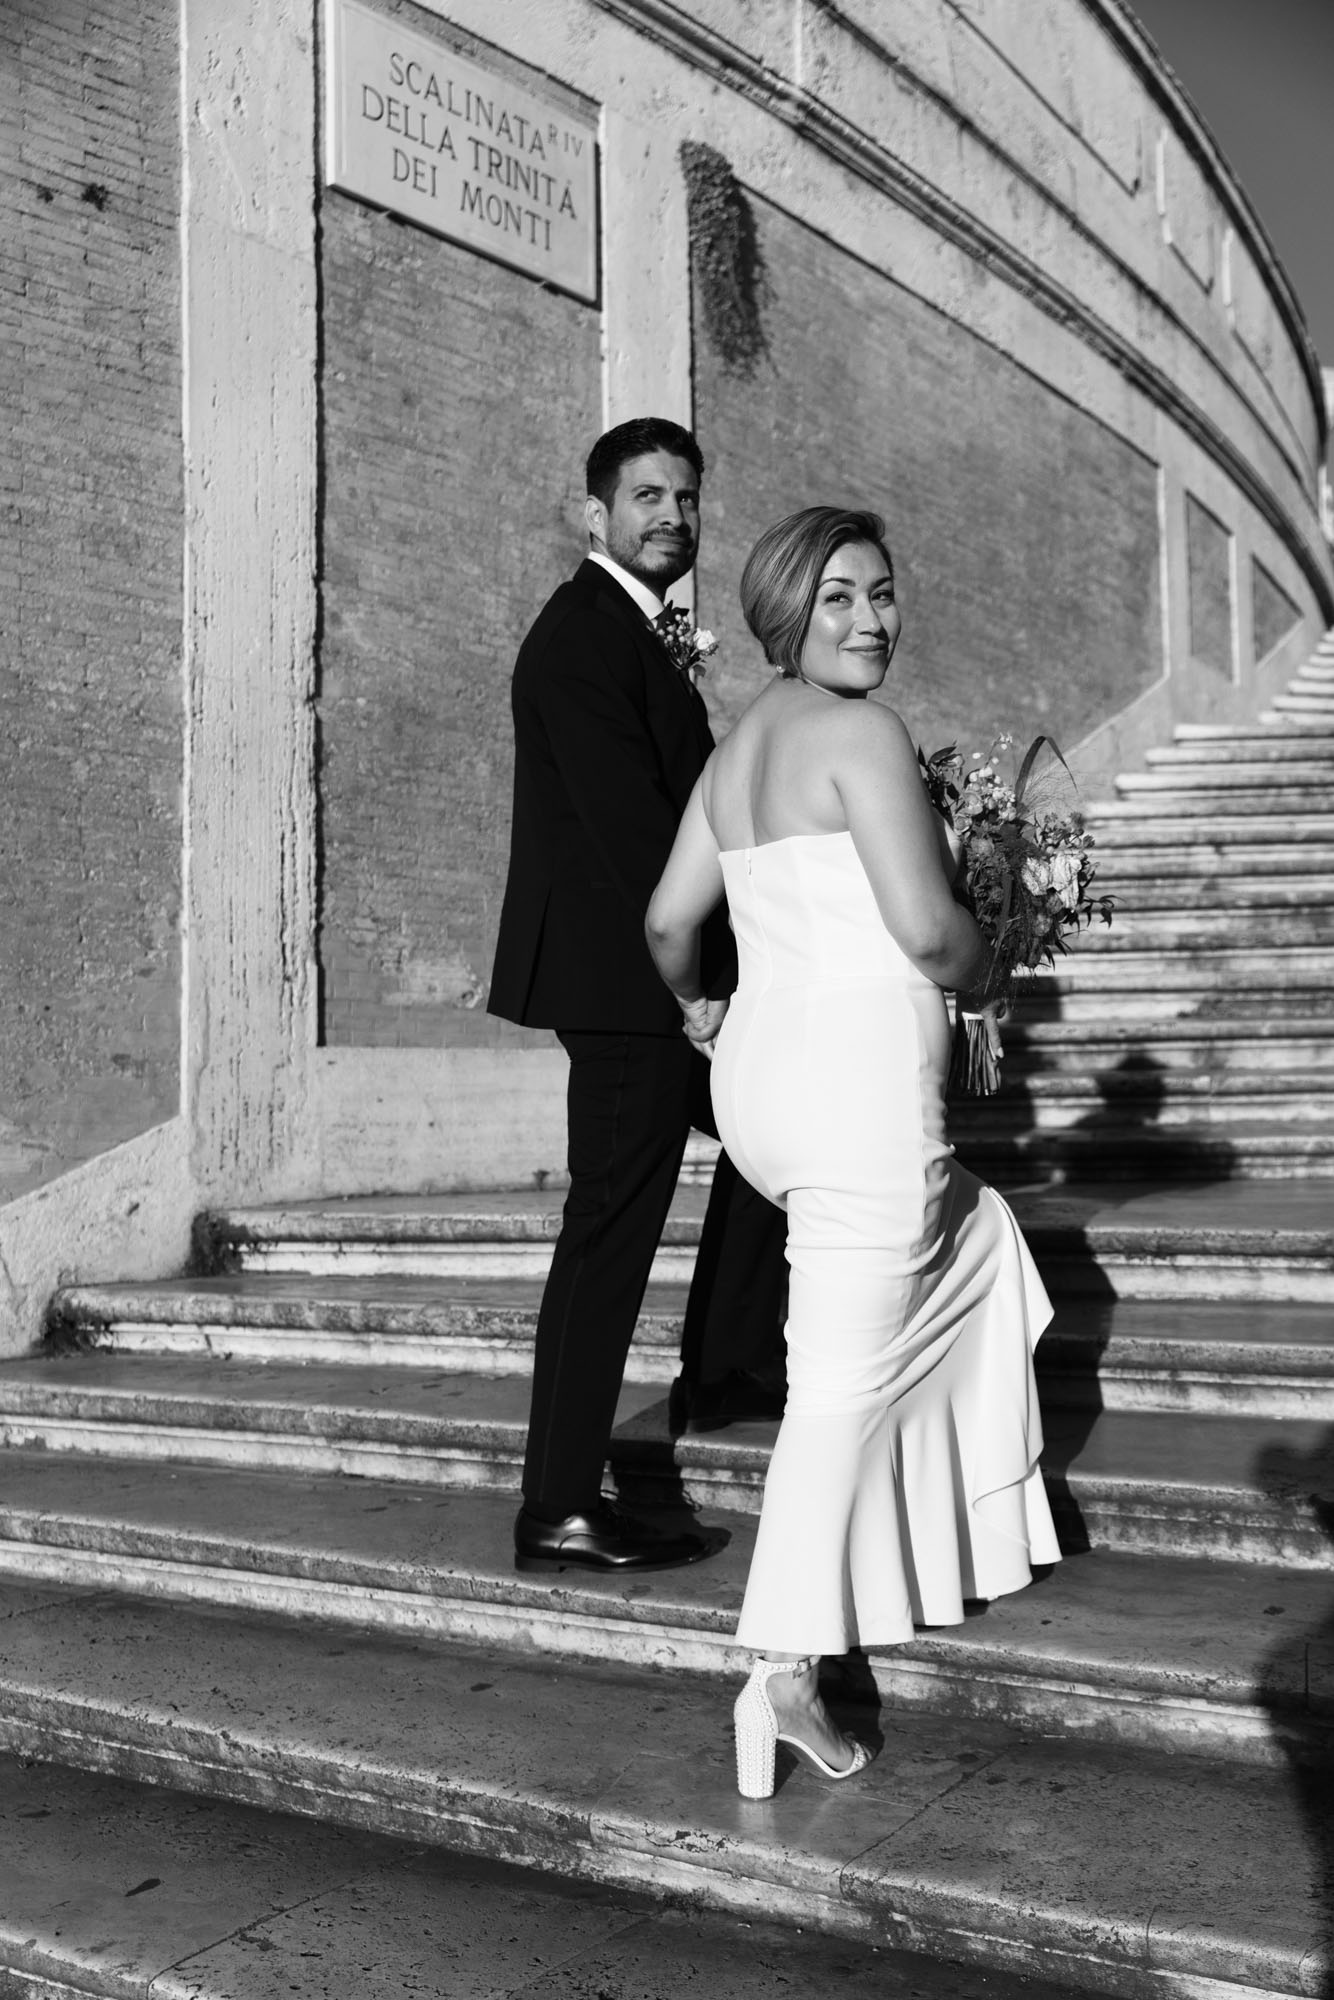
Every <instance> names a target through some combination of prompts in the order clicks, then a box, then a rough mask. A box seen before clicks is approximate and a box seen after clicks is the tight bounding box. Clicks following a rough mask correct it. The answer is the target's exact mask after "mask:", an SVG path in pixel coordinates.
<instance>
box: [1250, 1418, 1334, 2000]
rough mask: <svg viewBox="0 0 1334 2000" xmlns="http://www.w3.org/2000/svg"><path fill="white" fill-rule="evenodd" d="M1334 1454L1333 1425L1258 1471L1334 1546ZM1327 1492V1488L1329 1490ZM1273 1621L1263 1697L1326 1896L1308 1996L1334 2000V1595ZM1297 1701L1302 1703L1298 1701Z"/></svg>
mask: <svg viewBox="0 0 1334 2000" xmlns="http://www.w3.org/2000/svg"><path fill="white" fill-rule="evenodd" d="M1332 1453H1334V1425H1331V1426H1330V1428H1329V1430H1328V1431H1327V1432H1326V1433H1325V1435H1324V1436H1323V1437H1322V1438H1321V1440H1320V1442H1319V1443H1318V1444H1317V1445H1316V1446H1315V1447H1314V1448H1313V1449H1312V1450H1311V1451H1310V1452H1309V1453H1303V1452H1301V1451H1297V1450H1294V1449H1293V1448H1292V1447H1291V1446H1289V1445H1285V1444H1282V1443H1280V1442H1277V1441H1276V1442H1274V1443H1273V1444H1270V1445H1266V1446H1265V1448H1264V1450H1263V1451H1261V1452H1260V1453H1259V1454H1258V1456H1257V1458H1256V1462H1255V1471H1256V1474H1257V1475H1258V1478H1259V1480H1260V1482H1261V1484H1262V1485H1264V1486H1265V1487H1266V1488H1270V1489H1273V1488H1281V1489H1286V1490H1287V1491H1289V1492H1295V1493H1299V1494H1304V1495H1305V1496H1306V1497H1307V1502H1308V1505H1309V1507H1310V1509H1311V1512H1312V1513H1313V1515H1314V1516H1315V1518H1316V1519H1317V1520H1318V1521H1319V1523H1320V1525H1321V1527H1322V1529H1323V1530H1324V1533H1325V1535H1326V1537H1327V1539H1328V1540H1329V1542H1330V1544H1331V1547H1332V1548H1334V1500H1331V1499H1330V1498H1329V1497H1328V1468H1329V1461H1330V1456H1331V1454H1332ZM1321 1489H1324V1490H1323V1491H1322V1490H1321ZM1266 1610H1267V1613H1268V1615H1269V1616H1271V1617H1272V1618H1273V1619H1274V1621H1275V1622H1274V1630H1275V1635H1276V1636H1275V1641H1274V1644H1273V1646H1272V1647H1271V1648H1270V1650H1269V1652H1268V1653H1267V1654H1266V1656H1265V1659H1264V1662H1263V1665H1262V1667H1261V1669H1260V1676H1261V1677H1260V1686H1259V1689H1258V1694H1259V1698H1260V1700H1261V1701H1262V1702H1263V1703H1264V1705H1265V1707H1266V1709H1267V1710H1268V1711H1269V1714H1270V1717H1271V1719H1272V1722H1273V1729H1274V1738H1275V1741H1276V1742H1278V1743H1279V1744H1281V1745H1282V1748H1283V1751H1284V1754H1285V1756H1286V1757H1287V1760H1288V1769H1289V1771H1290V1772H1291V1774H1292V1784H1293V1790H1294V1793H1295V1795H1296V1797H1297V1800H1298V1803H1299V1804H1300V1806H1301V1810H1302V1817H1303V1819H1304V1821H1305V1824H1306V1831H1307V1836H1308V1838H1309V1840H1310V1843H1311V1850H1312V1854H1313V1856H1314V1858H1315V1861H1316V1871H1315V1872H1316V1879H1317V1881H1318V1883H1319V1895H1320V1903H1321V1906H1320V1912H1319V1917H1320V1942H1321V1946H1322V1948H1323V1949H1322V1952H1321V1958H1322V1961H1323V1962H1322V1963H1320V1964H1319V1965H1312V1966H1311V1967H1310V1983H1309V1984H1308V1985H1306V1986H1304V1988H1303V1990H1304V1991H1305V1992H1308V1993H1311V1994H1314V1995H1317V1996H1320V2000H1334V1781H1331V1776H1330V1770H1329V1765H1328V1761H1325V1762H1324V1764H1323V1766H1322V1762H1321V1758H1320V1755H1319V1754H1318V1751H1319V1742H1318V1738H1319V1732H1320V1730H1321V1726H1322V1724H1323V1726H1324V1728H1325V1729H1326V1730H1327V1729H1328V1725H1329V1718H1330V1715H1331V1714H1334V1595H1332V1596H1331V1598H1330V1601H1329V1604H1328V1606H1327V1608H1326V1610H1325V1613H1324V1615H1323V1616H1322V1617H1321V1618H1320V1619H1319V1620H1318V1621H1317V1622H1316V1623H1315V1624H1314V1625H1311V1624H1306V1625H1297V1626H1293V1627H1288V1626H1287V1625H1286V1624H1285V1623H1284V1618H1285V1613H1284V1608H1283V1605H1282V1604H1281V1603H1279V1602H1277V1601H1276V1602H1275V1603H1274V1604H1273V1605H1272V1606H1268V1607H1266ZM1294 1697H1296V1699H1294Z"/></svg>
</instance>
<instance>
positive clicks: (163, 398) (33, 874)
mask: <svg viewBox="0 0 1334 2000" xmlns="http://www.w3.org/2000/svg"><path fill="white" fill-rule="evenodd" d="M177 14H178V9H177V8H176V7H175V6H174V5H172V4H170V0H140V4H138V5H136V6H134V7H127V6H124V5H122V4H116V0H101V4H98V0H65V3H64V4H62V5H60V6H58V7H57V6H52V5H50V4H49V0H9V4H8V5H6V6H5V7H4V8H3V9H2V10H0V78H2V79H3V81H2V82H0V92H3V103H2V104H0V110H3V114H4V115H3V116H2V117H0V166H2V167H3V171H2V172H0V209H2V210H3V215H2V216H0V237H2V238H3V241H4V245H5V254H4V267H5V275H4V288H3V293H0V298H2V299H3V305H0V314H2V315H3V317H0V424H3V427H4V433H5V438H6V446H7V449H6V451H5V453H4V454H3V458H0V463H2V464H3V467H4V470H3V474H2V475H0V477H2V478H3V496H2V499H0V505H3V510H4V529H3V534H2V535H0V593H2V595H3V603H4V617H3V636H2V637H0V689H2V695H3V708H4V713H5V724H6V734H7V736H8V738H9V744H10V750H11V756H10V758H9V759H7V763H6V781H5V785H4V787H3V788H2V789H0V883H2V885H3V886H2V887H0V898H2V899H3V910H2V911H0V1200H3V1199H6V1198H9V1197H11V1196H13V1195H15V1194H17V1193H19V1192H21V1191H23V1190H24V1189H25V1188H28V1187H31V1186H33V1185H36V1184H37V1183H39V1182H42V1181H45V1180H49V1179H50V1178H51V1177H52V1176H53V1175H55V1174H57V1173H59V1172H61V1171H62V1170H63V1169H65V1168H67V1167H69V1166H71V1165H73V1164H75V1163H76V1162H78V1161H81V1160H84V1159H87V1158H89V1157H91V1156H92V1155H94V1154H96V1153H98V1152H100V1151H103V1150H104V1149H106V1148H107V1147H109V1146H112V1145H114V1144H116V1143H117V1142H118V1141H121V1140H124V1139H127V1138H129V1137H131V1136H133V1135H134V1134H136V1133H139V1132H142V1131H144V1130H145V1129H147V1128H148V1127H149V1126H151V1125H153V1124H155V1123H157V1122H158V1121H160V1120H162V1119H164V1118H167V1117H170V1116H171V1115H172V1114H173V1113H174V1112H175V1111H176V1109H177V1106H178V1096H179V1067H180V983H179V982H180V970H179V948H178V921H179V907H180V852H181V822H180V784H181V757H182V716H181V684H180V664H179V662H180V634H181V434H180V405H181V383H180V358H179V346H180V337H179V314H180V299H179V253H178V244H177V229H178V212H179V178H180V163H179V148H178V137H177V134H178V118H179V111H178V92H179V83H178V55H177V43H176V32H177V29H176V22H177Z"/></svg>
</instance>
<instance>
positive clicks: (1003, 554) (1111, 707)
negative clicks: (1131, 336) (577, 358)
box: [695, 197, 1162, 749]
mask: <svg viewBox="0 0 1334 2000" xmlns="http://www.w3.org/2000/svg"><path fill="white" fill-rule="evenodd" d="M749 199H750V200H751V202H752V206H753V210H754V214H755V221H756V237H757V248H758V253H759V256H760V258H761V260H762V264H763V270H764V286H763V291H764V306H763V311H762V313H761V315H760V327H761V331H762V335H763V338H762V342H761V343H760V345H759V347H758V349H757V352H756V354H755V357H754V360H753V363H749V364H747V365H743V366H738V365H737V363H736V361H735V360H729V356H728V354H727V352H726V350H725V344H724V343H723V342H721V341H720V339H719V337H718V335H717V333H716V332H712V331H711V330H710V325H709V315H708V311H707V291H706V287H705V285H704V284H702V283H697V286H696V298H697V314H696V347H695V355H696V371H695V394H696V421H697V424H698V427H699V434H700V437H701V439H702V441H703V443H704V445H705V448H706V450H707V452H708V456H709V459H710V469H709V474H708V477H707V479H706V482H705V488H704V510H703V514H704V535H705V539H704V542H703V552H702V560H701V563H700V569H699V601H700V610H701V615H702V616H703V618H704V621H705V623H706V624H708V625H710V626H711V627H713V628H715V629H716V630H719V631H720V632H725V633H726V640H727V643H726V645H725V646H724V647H723V648H722V649H721V650H720V653H719V656H718V660H717V664H716V670H715V671H714V672H712V673H711V675H710V679H709V683H708V686H709V696H710V699H711V701H712V703H713V704H714V708H715V716H716V726H717V728H726V727H727V726H728V725H729V724H730V722H731V721H732V720H733V719H734V718H735V715H736V713H737V711H738V709H739V708H740V707H741V706H743V705H744V703H745V702H746V701H747V700H748V699H749V698H750V697H751V695H753V694H754V692H755V691H756V690H757V688H758V687H759V686H760V685H761V684H762V681H763V679H764V676H765V673H766V671H767V670H766V669H765V667H764V664H763V658H762V655H761V654H760V651H759V648H758V647H757V646H756V644H755V642H754V641H753V640H752V639H751V638H750V636H749V634H748V633H747V632H746V629H745V626H744V622H743V620H742V618H741V614H740V609H739V606H738V603H737V579H738V577H739V576H740V572H741V567H742V564H743V563H744V561H745V557H746V553H747V551H748V549H749V547H750V545H751V543H752V542H753V541H754V539H755V537H756V536H757V535H758V534H759V532H760V530H761V529H762V528H764V527H766V526H767V525H768V524H769V523H770V522H772V521H774V520H776V519H777V518H778V517H779V516H780V515H782V514H785V513H788V512H790V511H791V510H792V509H794V508H796V507H802V506H808V505H810V504H812V503H814V502H816V501H820V502H831V503H833V504H836V505H850V506H869V507H871V508H873V509H874V510H875V511H877V512H878V513H880V514H882V515H883V516H884V518H885V521H886V525H887V530H888V535H889V543H890V548H891V551H892V552H893V554H894V558H895V567H896V575H897V583H898V595H899V603H900V606H901V609H902V612H903V618H904V632H903V637H902V639H901V640H900V642H899V648H898V651H897V652H896V654H895V658H894V666H893V670H892V675H893V684H892V686H891V687H889V688H887V690H886V694H887V697H888V698H889V699H890V700H891V701H893V703H894V705H895V706H896V707H898V708H899V709H900V711H901V713H902V714H903V716H904V719H905V721H906V722H907V723H908V726H909V728H910V729H911V730H912V731H913V733H914V735H915V736H916V737H917V738H918V739H919V740H920V741H922V742H923V743H924V744H926V745H927V747H930V748H934V747H936V746H937V745H939V744H941V743H944V742H949V741H953V740H956V739H957V740H958V741H959V742H961V743H963V744H965V745H967V746H969V747H973V748H978V749H985V748H986V747H987V745H988V744H989V743H990V742H991V740H992V738H993V737H994V736H995V735H996V734H997V733H998V732H999V731H1001V730H1003V729H1005V730H1012V731H1013V732H1014V734H1015V735H1016V737H1018V738H1021V739H1022V740H1024V741H1026V740H1027V739H1028V738H1029V737H1030V736H1032V735H1033V734H1034V733H1036V732H1037V731H1039V730H1043V731H1046V732H1048V733H1050V734H1052V735H1054V736H1055V737H1056V739H1057V740H1058V742H1061V743H1062V744H1065V745H1067V746H1073V745H1074V744H1075V743H1076V742H1078V741H1079V740H1080V739H1081V738H1082V737H1083V736H1085V735H1086V734H1087V733H1088V731H1089V730H1090V729H1092V728H1093V727H1094V726H1095V725H1096V724H1097V723H1099V722H1101V721H1102V720H1103V718H1104V717H1105V716H1106V715H1107V714H1108V713H1109V712H1110V711H1115V710H1117V709H1119V708H1122V707H1124V706H1125V705H1126V704H1127V703H1128V702H1130V701H1132V700H1133V699H1134V698H1135V697H1136V696H1137V695H1139V694H1140V693H1141V692H1142V691H1143V690H1144V689H1145V688H1146V687H1147V686H1148V685H1150V684H1151V683H1152V681H1154V680H1155V679H1156V678H1157V677H1158V673H1159V657H1158V656H1159V647H1160V635H1161V629H1162V608H1161V604H1160V601H1159V545H1158V524H1157V509H1156V495H1157V475H1156V471H1155V468H1154V467H1153V465H1152V464H1151V463H1150V462H1149V461H1148V460H1147V459H1146V458H1145V457H1144V456H1143V454H1142V453H1140V452H1138V451H1136V450H1135V449H1134V448H1133V447H1132V446H1130V445H1127V444H1126V443H1125V442H1124V441H1123V440H1122V439H1121V438H1119V437H1117V436H1116V435H1115V434H1114V433H1113V432H1112V431H1110V430H1109V429H1108V428H1107V427H1106V426H1104V425H1103V424H1100V423H1098V422H1097V421H1096V420H1095V419H1093V418H1090V417H1088V416H1085V415H1084V414H1083V413H1082V412H1081V411H1079V410H1078V409H1075V408H1073V407H1072V406H1071V404H1070V403H1069V402H1068V401H1066V400H1065V399H1064V398H1063V397H1060V396H1057V395H1055V394H1053V393H1052V391H1051V390H1050V389H1048V388H1046V387H1045V386H1044V384H1043V383H1042V382H1041V381H1039V380H1037V379H1036V378H1035V377H1034V376H1033V375H1032V374H1030V373H1029V372H1028V371H1026V370H1025V369H1022V368H1020V367H1018V366H1017V365H1016V364H1015V362H1014V361H1012V360H1011V359H1010V358H1009V357H1008V356H1006V355H1004V354H1001V353H998V352H997V350H996V349H995V348H994V347H993V346H991V345H990V344H989V343H987V342H986V341H983V340H981V339H979V338H978V337H977V336H976V335H974V334H972V333H969V332H968V331H967V330H965V329H964V328H962V327H960V326H959V325H958V323H957V322H956V321H954V320H951V319H950V318H948V317H947V316H946V315H945V314H943V313H940V312H938V311H936V310H934V309H933V308H932V307H930V306H928V305H925V304H924V303H923V302H922V301H921V300H920V299H918V298H915V297H914V296H913V295H912V294H911V293H909V292H907V291H905V290H903V289H902V287H900V286H898V285H896V284H895V283H894V282H893V280H892V279H891V278H888V277H886V276H884V275H883V274H882V273H880V272H878V271H874V270H871V269H868V268H867V267H866V266H865V265H864V264H862V263H860V262H859V261H858V260H857V259H855V258H852V257H850V256H848V255H847V253H846V252H845V251H843V250H841V249H840V248H839V246H838V245H837V244H836V243H832V242H830V241H829V240H828V238H827V237H825V236H823V235H822V234H820V233H818V232H817V231H814V230H811V229H808V228H806V227H804V226H803V225H802V224H801V223H799V222H797V221H795V220H794V219H793V218H792V217H790V216H788V215H785V214H784V213H783V212H782V210H781V209H779V208H777V207H776V206H774V205H773V204H772V203H769V202H763V201H759V200H758V199H755V198H753V197H750V198H749ZM1039 663H1041V664H1040V665H1039Z"/></svg>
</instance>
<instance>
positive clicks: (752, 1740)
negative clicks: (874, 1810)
mask: <svg viewBox="0 0 1334 2000" xmlns="http://www.w3.org/2000/svg"><path fill="white" fill-rule="evenodd" d="M812 1665H813V1662H812V1661H811V1660H756V1662H755V1664H754V1666H753V1667H752V1668H751V1670H750V1679H749V1680H748V1681H747V1682H746V1685H745V1686H744V1687H743V1688H742V1690H741V1692H740V1694H739V1695H738V1696H737V1698H736V1703H735V1706H734V1707H733V1709H732V1719H733V1721H734V1723H735V1725H736V1782H737V1790H738V1791H739V1792H740V1794H741V1796H742V1798H743V1799H771V1798H772V1797H773V1792H774V1753H775V1751H776V1750H777V1748H778V1745H779V1744H780V1743H789V1744H791V1746H792V1748H793V1749H794V1750H797V1751H799V1752H800V1753H801V1755H802V1756H803V1757H805V1758H807V1759H808V1760H809V1762H810V1763H811V1764H813V1765H814V1767H815V1769H816V1770H817V1771H818V1772H819V1773H820V1775H821V1776H822V1777H825V1778H851V1777H855V1775H856V1773H857V1772H858V1771H864V1770H865V1769H866V1766H867V1765H868V1764H869V1763H870V1761H871V1752H870V1751H869V1750H868V1749H867V1747H866V1745H865V1744H864V1743H856V1742H853V1743H852V1762H851V1763H850V1764H849V1765H848V1768H847V1770H846V1771H836V1770H835V1769H834V1766H833V1765H832V1764H826V1763H825V1760H824V1758H823V1757H821V1756H820V1754H819V1753H818V1751H815V1750H812V1748H811V1746H810V1744H809V1743H803V1742H802V1740H801V1738H800V1737H799V1736H789V1735H788V1734H787V1732H786V1731H785V1730H782V1729H780V1728H779V1727H778V1717H777V1716H776V1715H775V1714H774V1705H773V1703H772V1702H771V1701H770V1699H769V1688H768V1682H769V1680H770V1679H771V1677H772V1676H773V1675H774V1674H800V1673H805V1672H806V1670H807V1669H808V1668H809V1667H810V1666H812ZM848 1740H849V1741H851V1739H848Z"/></svg>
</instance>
